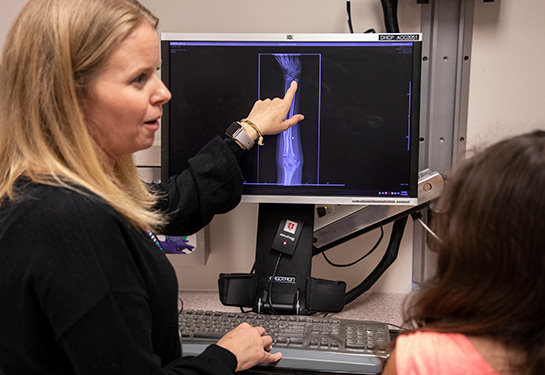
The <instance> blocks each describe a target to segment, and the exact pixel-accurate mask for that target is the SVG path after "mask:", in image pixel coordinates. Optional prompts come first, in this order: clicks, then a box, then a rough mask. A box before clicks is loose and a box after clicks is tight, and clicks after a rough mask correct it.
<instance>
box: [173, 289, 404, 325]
mask: <svg viewBox="0 0 545 375" xmlns="http://www.w3.org/2000/svg"><path fill="white" fill-rule="evenodd" d="M406 297H407V294H405V293H365V294H363V295H362V296H360V297H359V298H357V299H355V300H354V301H352V302H351V303H349V304H348V305H346V306H345V307H344V309H343V311H341V312H339V313H335V314H329V315H328V316H336V317H339V318H342V319H359V320H372V321H378V322H384V323H390V324H395V325H398V326H400V325H401V324H402V322H403V318H402V306H403V301H404V300H405V298H406ZM180 298H181V299H182V301H183V307H184V309H195V310H216V311H228V312H231V311H232V312H240V308H238V307H233V306H224V305H222V304H221V302H220V300H219V296H218V293H217V292H186V291H182V292H180Z"/></svg>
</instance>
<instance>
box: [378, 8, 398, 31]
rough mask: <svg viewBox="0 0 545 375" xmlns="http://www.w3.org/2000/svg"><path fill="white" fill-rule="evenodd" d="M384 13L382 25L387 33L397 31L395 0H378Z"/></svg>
mask: <svg viewBox="0 0 545 375" xmlns="http://www.w3.org/2000/svg"><path fill="white" fill-rule="evenodd" d="M380 2H381V4H382V12H383V13H384V26H385V27H386V32H387V33H399V24H398V22H397V0H380Z"/></svg>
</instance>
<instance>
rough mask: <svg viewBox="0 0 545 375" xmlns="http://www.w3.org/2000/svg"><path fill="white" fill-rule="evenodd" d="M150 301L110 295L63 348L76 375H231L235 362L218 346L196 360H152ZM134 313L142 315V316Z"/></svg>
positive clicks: (71, 333) (64, 340)
mask: <svg viewBox="0 0 545 375" xmlns="http://www.w3.org/2000/svg"><path fill="white" fill-rule="evenodd" d="M146 306H147V305H146V301H144V300H143V299H142V298H140V296H138V295H109V296H107V297H106V298H104V300H102V301H101V302H100V303H99V304H97V305H96V306H95V307H94V308H93V309H92V310H91V311H90V312H89V313H88V314H87V315H86V316H85V317H84V318H83V319H80V321H79V322H78V324H77V325H75V326H74V328H73V329H72V330H70V331H69V332H68V333H67V334H66V335H64V336H63V337H62V340H61V344H62V347H63V349H64V351H65V352H66V354H67V355H68V357H69V358H70V361H71V363H72V366H74V369H75V370H76V373H77V374H86V375H121V374H133V375H139V374H142V375H144V374H146V375H148V374H157V375H158V374H162V375H173V374H179V375H228V374H232V373H233V372H234V370H235V368H236V365H237V361H236V357H235V356H234V355H233V354H232V353H231V352H229V351H228V350H226V349H223V348H221V347H219V346H217V345H212V346H210V347H208V349H207V350H205V351H204V352H203V353H202V354H201V355H199V356H197V357H192V358H189V357H186V358H179V359H177V360H174V361H173V362H171V363H169V364H163V363H161V361H160V359H159V357H157V356H156V355H154V354H153V347H152V345H151V342H150V340H149V335H150V333H149V331H150V329H151V327H150V325H149V322H150V318H149V316H148V314H149V311H148V310H147V308H146ZM135 311H139V313H138V315H136V314H135Z"/></svg>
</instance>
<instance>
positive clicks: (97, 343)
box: [24, 194, 236, 375]
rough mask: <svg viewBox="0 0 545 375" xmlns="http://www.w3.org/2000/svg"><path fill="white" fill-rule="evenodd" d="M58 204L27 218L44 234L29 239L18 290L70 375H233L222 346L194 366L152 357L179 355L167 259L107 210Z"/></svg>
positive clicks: (78, 201) (84, 203) (79, 201)
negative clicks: (31, 299) (37, 313)
mask: <svg viewBox="0 0 545 375" xmlns="http://www.w3.org/2000/svg"><path fill="white" fill-rule="evenodd" d="M69 196H73V197H74V196H75V197H76V198H75V199H74V200H71V199H70V198H69ZM62 198H63V199H62V200H60V199H55V200H52V201H51V202H50V206H48V207H44V210H43V211H42V214H41V215H37V217H36V218H33V219H32V220H36V222H35V223H33V224H34V225H35V226H38V225H39V223H42V224H41V226H42V227H43V230H42V231H41V233H40V234H39V237H36V238H35V240H32V242H33V243H34V244H35V245H34V248H36V249H39V250H38V251H36V252H35V253H34V254H35V255H34V258H35V259H33V260H32V266H31V267H30V268H29V273H30V274H31V275H32V277H30V278H29V279H28V281H25V282H24V283H25V284H29V285H32V289H33V293H34V294H35V295H36V296H37V298H38V300H39V301H40V306H41V308H42V309H43V313H44V315H45V316H46V317H47V322H48V325H49V327H50V328H49V329H51V332H50V334H48V335H47V336H50V335H51V336H54V338H55V342H56V343H57V345H58V346H59V348H61V350H62V352H64V355H65V356H63V358H64V360H67V361H69V362H70V366H71V367H73V368H74V370H75V371H74V372H75V373H76V374H85V375H122V374H134V375H140V374H142V375H144V374H145V375H151V374H157V375H159V374H165V375H167V374H169V375H170V374H184V375H197V374H208V375H224V374H231V373H232V372H233V371H234V370H235V368H236V358H235V356H234V355H233V354H232V353H230V352H229V351H227V350H225V349H223V348H220V347H213V348H210V349H209V350H208V351H206V352H205V353H203V354H202V355H201V356H199V357H195V358H194V359H192V360H182V358H180V357H179V356H178V357H176V356H175V355H173V354H175V352H176V350H174V351H173V350H169V349H168V348H162V349H161V352H162V353H161V354H159V353H158V350H159V348H158V347H159V346H161V345H162V344H163V342H165V343H166V346H167V347H170V348H173V349H176V348H179V336H178V334H177V319H176V316H175V315H176V307H175V303H176V302H175V301H176V298H175V296H176V293H177V288H176V283H175V282H174V283H173V282H171V281H172V280H169V279H164V276H163V274H164V273H168V272H167V271H168V268H166V267H170V265H169V263H168V260H167V259H166V258H165V256H164V254H163V253H162V252H161V251H160V250H159V248H156V247H155V245H154V244H153V243H151V241H147V240H146V239H145V237H144V236H140V235H139V233H137V232H135V231H134V230H132V229H131V228H130V227H128V225H127V224H126V223H125V222H124V221H123V219H122V218H120V217H119V215H118V214H117V213H116V212H114V211H113V209H112V208H111V207H109V206H107V205H104V204H99V203H97V202H96V201H93V200H92V199H91V200H87V199H85V198H80V197H79V195H76V194H68V195H66V196H62ZM57 212H58V213H59V214H56V213H57ZM44 219H45V222H46V223H47V224H43V223H44V221H43V220H44ZM31 236H33V235H31ZM31 236H29V237H31ZM142 238H144V239H142ZM38 239H39V240H40V241H41V243H40V244H38V242H37V240H38ZM153 275H155V277H154V278H153ZM171 276H172V277H175V274H174V273H173V270H172V275H171ZM166 300H168V301H166ZM169 301H172V303H173V304H174V305H171V304H170V302H169ZM162 302H164V304H162ZM158 304H159V305H158ZM164 310H168V311H164ZM171 313H173V314H174V319H172V314H171ZM169 322H171V323H169ZM172 333H174V334H172ZM157 335H159V337H160V338H163V340H160V341H158V342H157ZM154 337H155V339H154ZM54 352H55V353H57V352H58V351H57V350H54ZM165 352H168V353H167V354H165ZM162 358H163V359H162ZM165 358H168V360H167V359H165ZM163 361H168V362H167V363H164V362H163Z"/></svg>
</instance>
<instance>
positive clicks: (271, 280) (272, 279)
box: [267, 253, 282, 315]
mask: <svg viewBox="0 0 545 375" xmlns="http://www.w3.org/2000/svg"><path fill="white" fill-rule="evenodd" d="M281 258H282V253H278V258H276V264H275V265H274V270H273V273H272V275H271V278H270V279H269V292H268V296H267V301H268V302H269V307H270V308H271V311H272V313H273V314H275V315H278V313H277V312H276V311H275V310H274V307H273V304H272V297H271V295H272V285H273V283H274V278H275V277H276V271H277V270H278V264H280V259H281Z"/></svg>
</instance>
